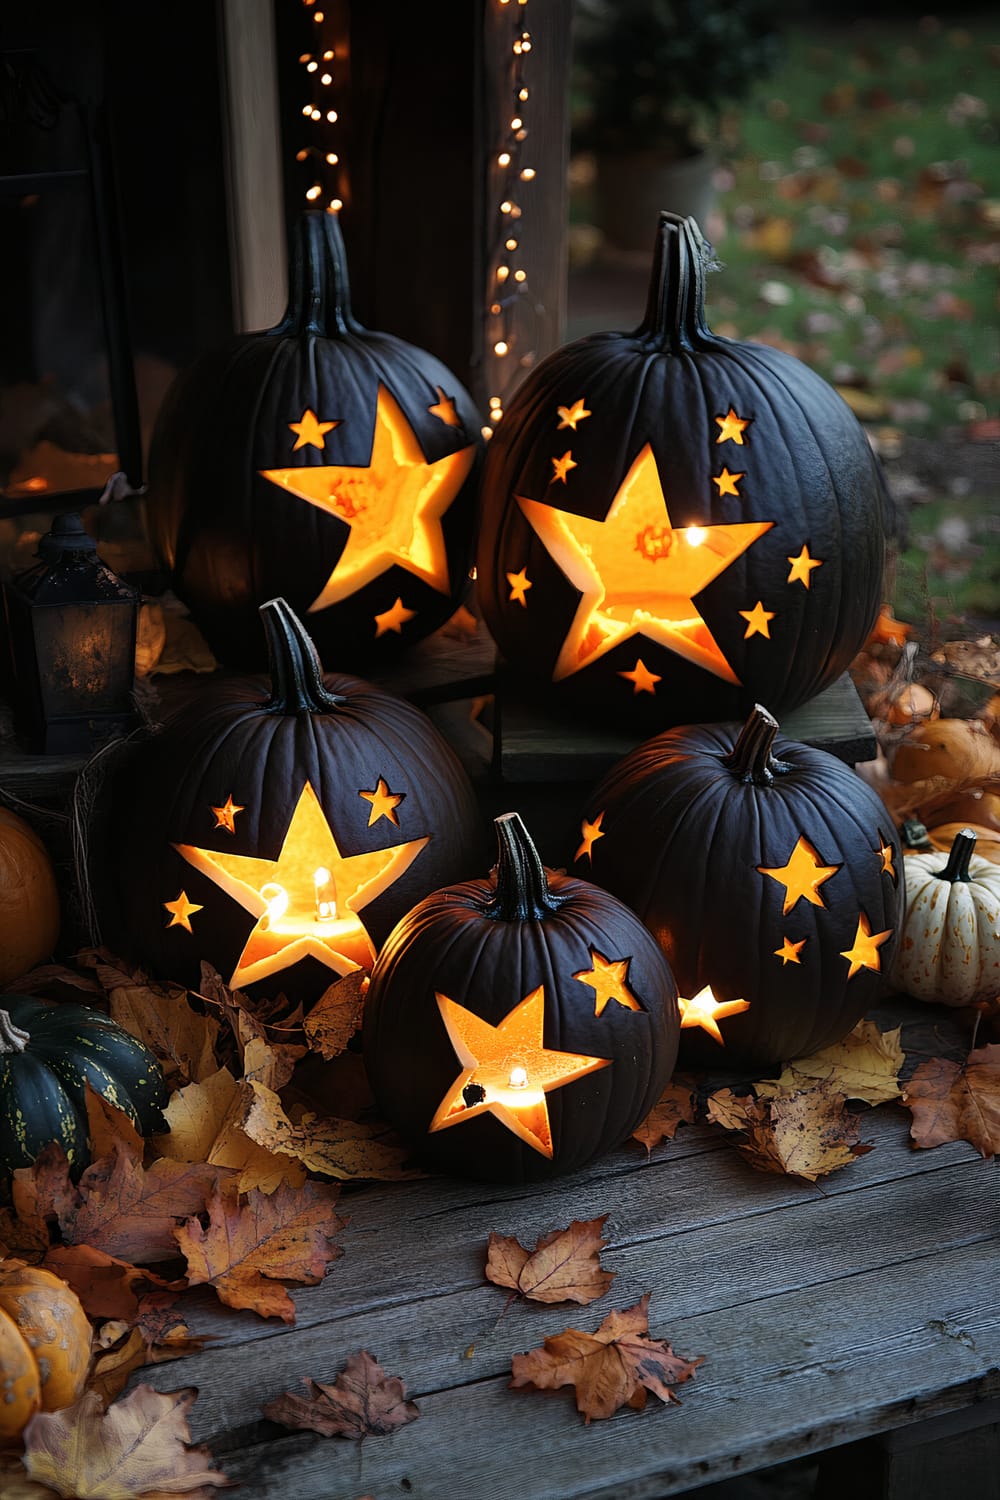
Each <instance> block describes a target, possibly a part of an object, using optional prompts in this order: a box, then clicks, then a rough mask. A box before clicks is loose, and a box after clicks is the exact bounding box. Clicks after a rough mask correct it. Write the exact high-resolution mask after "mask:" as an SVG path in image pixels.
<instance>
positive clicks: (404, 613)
mask: <svg viewBox="0 0 1000 1500" xmlns="http://www.w3.org/2000/svg"><path fill="white" fill-rule="evenodd" d="M415 614H416V610H415V609H407V608H406V606H405V605H404V603H403V601H402V599H397V600H396V602H395V604H394V605H393V606H392V608H391V609H387V610H385V611H384V612H383V613H382V614H380V615H376V616H375V639H376V640H377V639H378V637H379V636H380V635H385V634H386V632H387V631H390V630H394V631H395V632H396V634H397V635H402V634H403V626H404V625H405V624H406V622H407V620H412V619H413V616H414V615H415Z"/></svg>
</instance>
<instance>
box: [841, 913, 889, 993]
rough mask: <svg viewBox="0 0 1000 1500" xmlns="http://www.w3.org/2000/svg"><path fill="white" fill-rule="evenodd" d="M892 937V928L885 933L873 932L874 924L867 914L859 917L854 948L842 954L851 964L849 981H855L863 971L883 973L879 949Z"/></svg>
mask: <svg viewBox="0 0 1000 1500" xmlns="http://www.w3.org/2000/svg"><path fill="white" fill-rule="evenodd" d="M891 937H892V928H891V927H890V928H888V929H887V931H885V932H874V933H873V932H872V924H871V923H870V922H869V920H868V916H867V913H866V912H862V913H861V915H860V916H859V917H858V930H857V932H856V933H855V934H854V946H853V947H852V948H848V949H847V951H846V952H843V951H842V952H841V955H840V956H841V958H846V959H847V961H848V963H849V964H850V966H851V967H850V969H849V970H848V972H847V977H848V979H853V978H854V976H855V974H857V973H858V972H859V971H860V970H861V969H872V970H874V972H875V973H876V974H878V973H880V972H881V969H882V960H881V958H880V957H879V951H878V950H879V949H880V948H881V946H882V944H883V943H885V942H888V940H889V938H891Z"/></svg>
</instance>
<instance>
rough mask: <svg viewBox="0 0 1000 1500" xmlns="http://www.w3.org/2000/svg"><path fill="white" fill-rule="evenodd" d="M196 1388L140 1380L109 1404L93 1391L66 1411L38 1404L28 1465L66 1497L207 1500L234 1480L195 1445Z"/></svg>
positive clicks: (28, 1438)
mask: <svg viewBox="0 0 1000 1500" xmlns="http://www.w3.org/2000/svg"><path fill="white" fill-rule="evenodd" d="M197 1395H198V1392H197V1391H196V1390H193V1389H188V1390H181V1391H172V1392H170V1393H169V1394H167V1395H164V1394H161V1392H159V1391H154V1390H153V1388H152V1386H148V1385H139V1386H136V1388H135V1390H134V1391H132V1392H131V1394H130V1395H128V1396H126V1397H125V1398H124V1400H122V1401H116V1402H115V1403H114V1405H113V1406H109V1407H108V1408H107V1410H104V1409H103V1407H102V1403H101V1399H100V1397H99V1396H97V1395H95V1394H94V1393H93V1392H92V1391H85V1392H84V1394H83V1396H81V1398H80V1400H79V1401H77V1402H76V1403H75V1404H74V1405H73V1406H67V1407H66V1408H65V1409H64V1410H63V1411H56V1412H38V1413H37V1414H36V1415H35V1416H34V1417H32V1419H31V1421H30V1422H29V1423H28V1425H27V1427H26V1428H25V1430H24V1450H25V1451H24V1466H25V1468H26V1469H27V1471H28V1473H29V1475H30V1476H31V1478H32V1479H34V1480H36V1481H37V1482H38V1483H40V1484H45V1485H48V1486H49V1487H50V1488H51V1489H53V1490H54V1491H55V1492H56V1494H57V1495H61V1496H63V1497H64V1500H141V1497H142V1496H143V1495H158V1496H159V1495H163V1494H164V1492H169V1493H170V1494H172V1495H189V1496H192V1497H195V1500H208V1496H209V1495H210V1493H211V1490H212V1488H220V1487H222V1486H223V1485H228V1484H230V1483H231V1481H230V1480H229V1479H227V1478H226V1476H225V1474H220V1473H219V1472H218V1470H216V1469H213V1468H212V1467H211V1463H212V1455H211V1454H210V1453H209V1451H208V1449H207V1448H194V1447H192V1446H191V1429H190V1427H189V1426H188V1422H187V1413H188V1412H189V1411H190V1409H191V1407H192V1406H193V1405H194V1402H195V1399H196V1398H197Z"/></svg>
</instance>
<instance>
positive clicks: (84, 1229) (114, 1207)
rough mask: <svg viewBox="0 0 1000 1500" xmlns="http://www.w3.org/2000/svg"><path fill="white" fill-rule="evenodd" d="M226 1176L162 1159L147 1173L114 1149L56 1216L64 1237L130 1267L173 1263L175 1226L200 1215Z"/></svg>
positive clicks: (207, 1168) (201, 1166)
mask: <svg viewBox="0 0 1000 1500" xmlns="http://www.w3.org/2000/svg"><path fill="white" fill-rule="evenodd" d="M225 1171H226V1169H225V1168H219V1167H212V1166H208V1165H207V1164H206V1163H204V1162H181V1161H171V1160H170V1159H169V1158H167V1157H157V1158H156V1160H155V1161H153V1163H152V1164H151V1165H150V1167H149V1168H148V1169H147V1168H145V1167H143V1165H142V1162H141V1161H140V1160H139V1159H138V1158H137V1157H136V1156H135V1154H134V1153H133V1152H131V1151H130V1150H128V1149H127V1147H124V1146H121V1145H119V1146H116V1147H115V1149H114V1150H113V1151H112V1153H111V1155H110V1156H103V1157H101V1158H100V1159H99V1160H98V1161H95V1162H91V1164H90V1166H89V1167H87V1169H86V1170H85V1171H84V1173H83V1175H82V1176H81V1178H80V1181H79V1183H78V1184H77V1195H76V1202H75V1203H74V1204H73V1205H72V1206H71V1207H67V1208H66V1209H64V1210H63V1211H62V1212H61V1213H60V1215H59V1226H60V1228H61V1230H62V1233H63V1238H64V1239H65V1240H66V1241H67V1242H68V1243H69V1244H71V1245H93V1246H95V1247H96V1248H97V1249H98V1250H104V1251H106V1252H107V1254H108V1255H114V1256H116V1257H117V1258H119V1259H120V1260H126V1261H130V1262H131V1263H132V1264H134V1265H147V1264H149V1263H151V1262H155V1261H160V1260H173V1259H174V1258H175V1257H176V1255H177V1244H176V1241H175V1240H174V1228H175V1226H176V1225H177V1223H178V1222H179V1221H182V1220H184V1219H187V1218H188V1217H189V1216H190V1215H191V1214H196V1213H200V1212H201V1210H202V1209H203V1208H204V1206H205V1200H206V1198H207V1196H208V1194H209V1193H210V1192H211V1191H212V1188H213V1186H214V1185H215V1184H216V1182H217V1179H218V1177H219V1175H220V1173H225Z"/></svg>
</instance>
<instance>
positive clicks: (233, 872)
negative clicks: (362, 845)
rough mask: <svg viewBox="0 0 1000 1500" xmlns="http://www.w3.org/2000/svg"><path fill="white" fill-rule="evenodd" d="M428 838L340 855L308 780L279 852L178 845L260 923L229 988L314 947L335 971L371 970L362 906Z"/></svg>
mask: <svg viewBox="0 0 1000 1500" xmlns="http://www.w3.org/2000/svg"><path fill="white" fill-rule="evenodd" d="M427 843H428V839H427V838H421V839H411V840H410V841H409V842H408V843H405V844H394V845H392V846H391V847H390V848H388V849H373V850H371V851H369V852H368V853H365V854H347V855H345V854H341V852H340V849H339V847H338V845H337V840H336V837H335V836H334V832H333V829H332V828H331V827H330V825H329V823H328V822H327V819H326V814H325V813H324V812H323V809H322V807H321V806H320V802H319V798H318V797H317V796H316V793H315V792H314V791H313V789H312V785H311V784H310V783H309V782H308V781H307V782H306V783H305V785H304V786H303V788H302V792H301V794H300V796H299V800H298V802H297V803H296V804H295V810H294V812H293V813H292V816H291V820H290V822H289V824H288V829H287V831H286V833H285V837H284V840H283V842H282V845H281V849H280V851H279V853H278V857H277V859H261V858H258V857H256V856H254V855H249V854H228V853H222V852H221V851H219V850H217V849H196V848H194V847H193V846H192V845H191V844H175V845H174V848H175V849H176V850H177V852H178V854H181V855H182V856H183V857H184V859H186V860H187V862H188V864H190V865H193V866H194V868H195V869H196V870H200V871H201V873H202V874H203V875H207V876H208V878H209V880H213V881H214V882H215V884H216V885H217V886H219V888H220V889H221V890H223V891H225V893H226V895H227V896H231V897H232V899H233V900H234V901H238V902H239V904H240V905H241V906H242V907H244V908H245V909H246V910H247V911H248V912H251V913H252V914H253V915H254V916H255V917H256V918H257V922H256V925H255V926H254V928H253V930H252V931H251V933H250V935H249V937H248V938H247V940H246V943H245V945H244V948H243V952H242V953H241V954H240V956H239V958H238V959H237V961H236V967H235V969H234V970H233V973H232V976H231V977H230V980H229V984H230V986H231V988H233V989H237V988H239V987H241V986H243V985H247V984H255V983H256V982H257V981H258V980H260V979H267V978H269V977H270V975H272V974H277V973H280V972H281V970H282V969H287V968H289V967H290V966H291V965H292V964H294V963H297V962H298V961H299V959H302V958H305V957H306V956H307V955H308V954H311V955H312V956H313V958H318V959H319V961H320V963H322V964H325V965H326V966H327V968H329V969H333V971H334V972H335V973H337V974H347V973H349V972H350V971H351V970H352V969H370V968H371V965H372V964H373V962H374V960H375V950H374V947H373V946H372V941H371V938H370V937H369V936H368V931H367V929H366V928H365V926H364V923H363V921H362V919H361V917H360V916H358V912H359V911H361V910H362V909H363V908H364V907H365V906H367V905H368V903H369V902H370V901H373V900H374V899H375V897H376V896H379V895H381V894H382V892H383V891H384V890H386V889H387V888H388V887H389V886H390V885H393V884H394V883H395V881H397V880H398V879H399V877H400V876H401V875H402V874H403V872H404V871H405V870H407V869H408V868H409V866H410V865H411V864H412V863H413V861H414V860H415V859H416V857H417V855H418V854H419V853H420V852H421V850H422V849H424V847H425V846H426V844H427Z"/></svg>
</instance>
